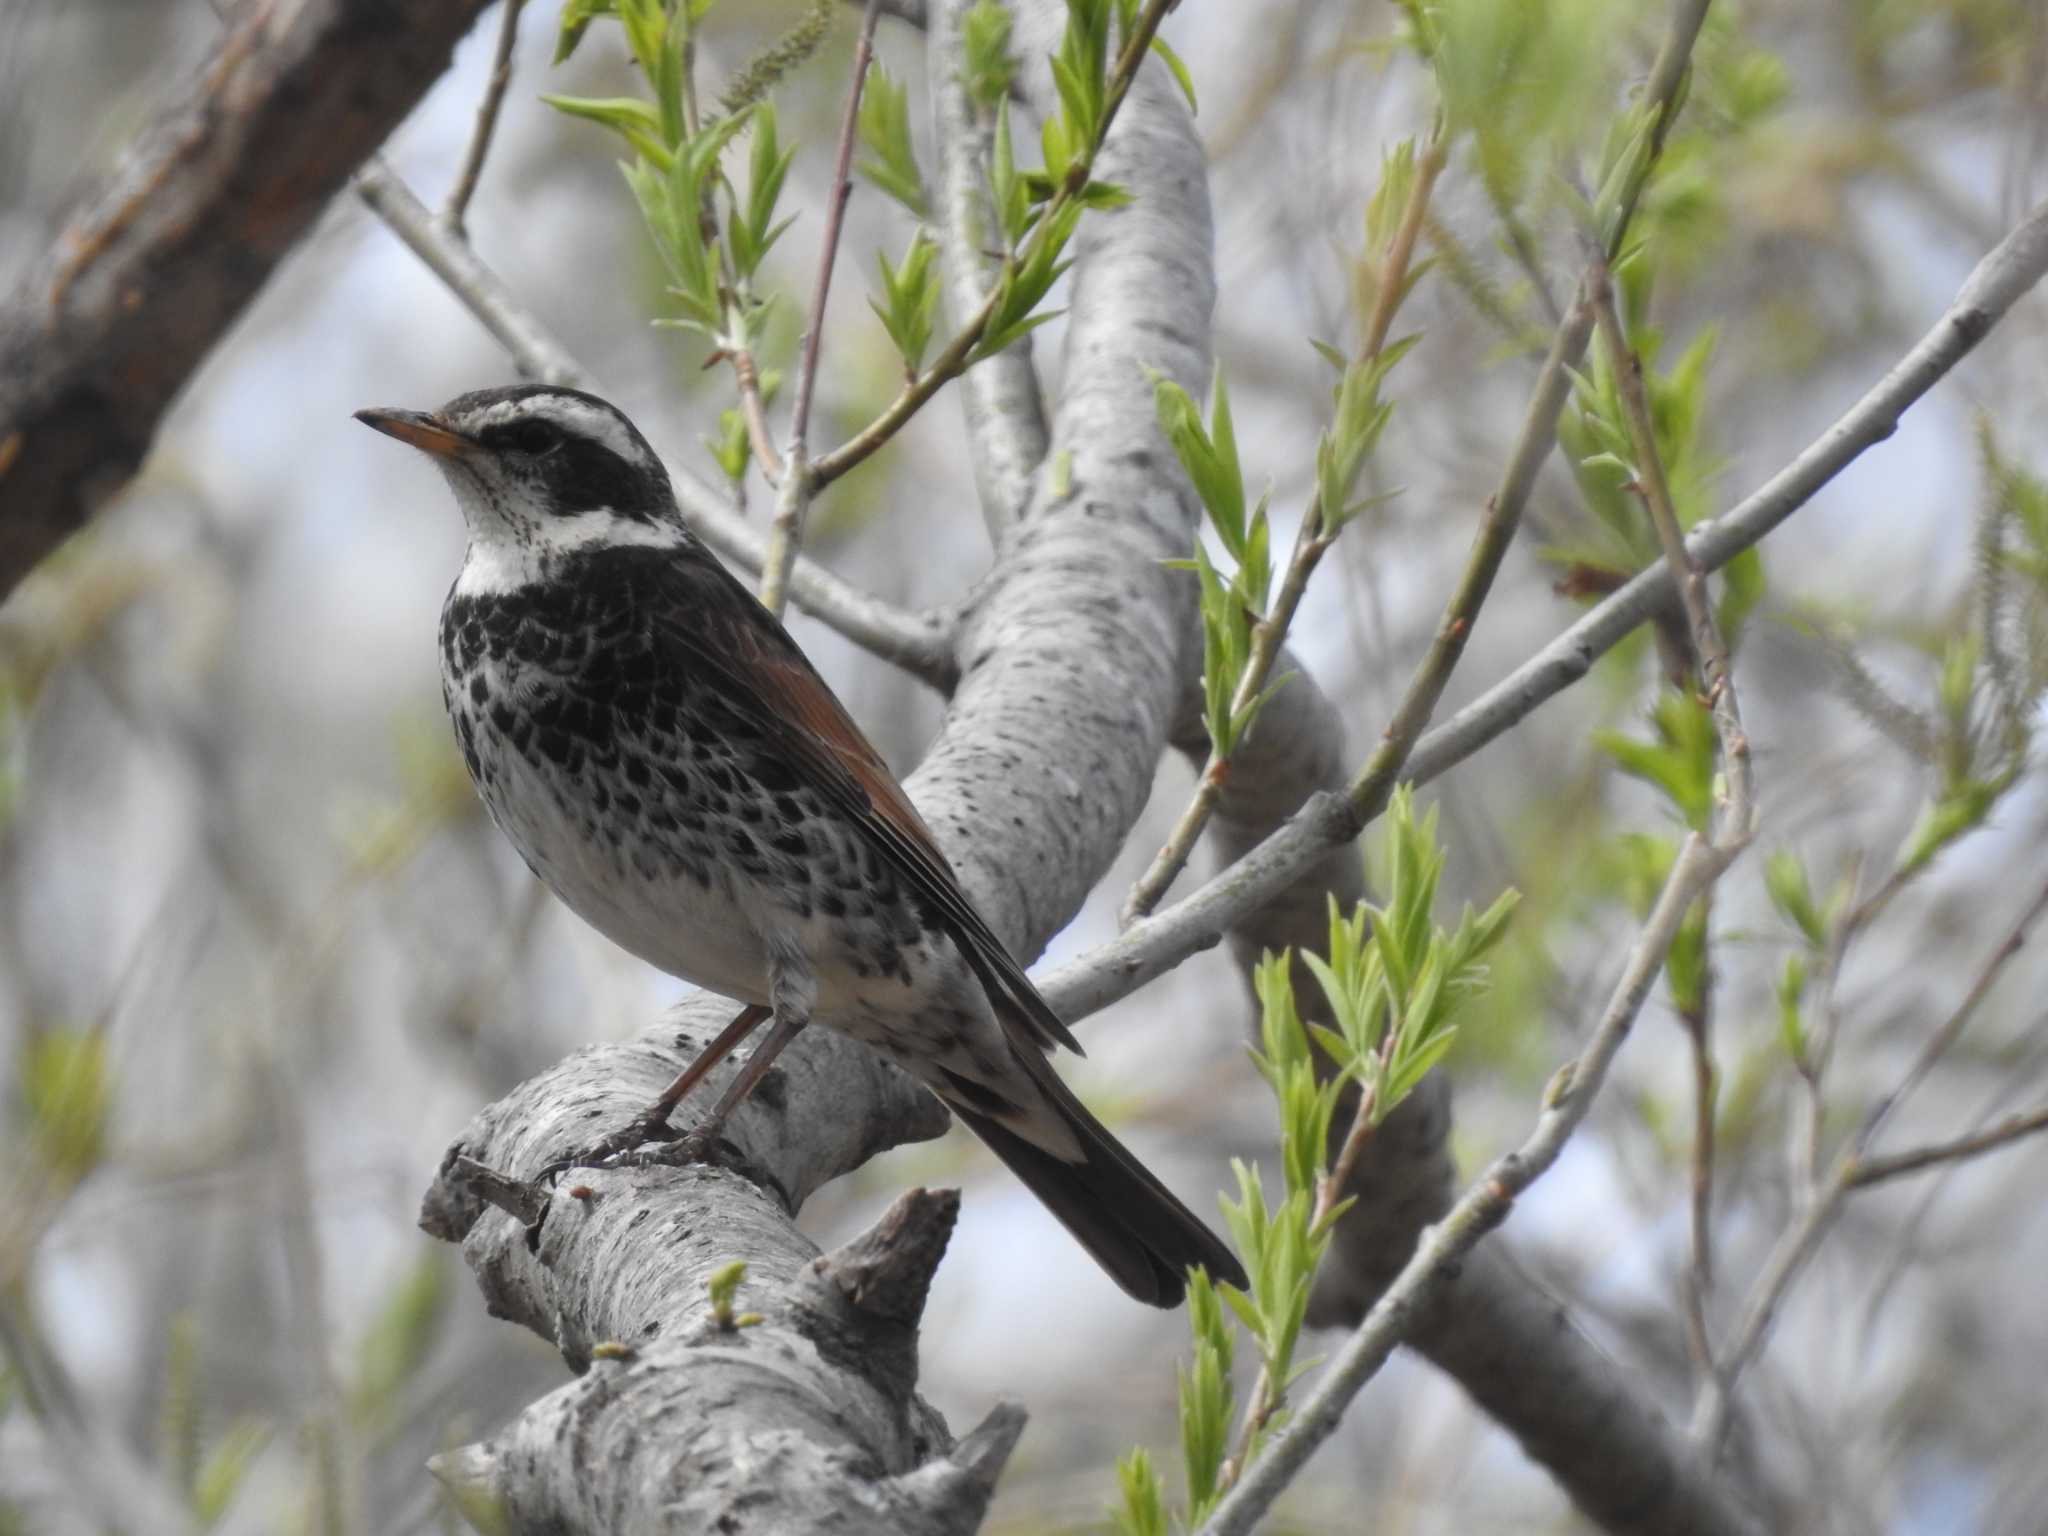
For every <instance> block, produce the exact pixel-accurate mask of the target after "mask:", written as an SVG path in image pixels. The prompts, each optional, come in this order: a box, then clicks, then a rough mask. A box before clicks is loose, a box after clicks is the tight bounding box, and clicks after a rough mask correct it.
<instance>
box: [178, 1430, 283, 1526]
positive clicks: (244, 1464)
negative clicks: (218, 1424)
mask: <svg viewBox="0 0 2048 1536" xmlns="http://www.w3.org/2000/svg"><path fill="white" fill-rule="evenodd" d="M270 1437H271V1428H270V1426H269V1425H268V1424H266V1423H264V1422H263V1421H262V1420H261V1419H257V1418H240V1419H236V1420H234V1421H233V1422H232V1423H230V1424H229V1425H228V1427H227V1428H226V1429H225V1430H223V1431H222V1432H221V1436H220V1438H219V1439H218V1440H216V1441H215V1442H214V1444H213V1447H212V1449H211V1450H209V1451H208V1452H207V1453H206V1457H205V1459H204V1460H203V1461H201V1462H200V1464H199V1473H198V1476H197V1477H195V1478H194V1479H193V1482H192V1512H193V1514H195V1515H196V1516H198V1518H199V1524H200V1528H201V1529H202V1530H210V1529H212V1528H213V1527H214V1526H216V1525H218V1524H219V1523H220V1522H221V1519H222V1517H223V1516H225V1515H226V1514H227V1512H228V1507H229V1506H230V1505H231V1504H233V1503H234V1501H235V1495H236V1494H237V1493H239V1492H241V1490H242V1484H243V1482H244V1481H245V1480H246V1479H247V1477H248V1475H249V1469H250V1468H251V1467H252V1466H254V1465H255V1464H256V1458H257V1457H259V1456H261V1455H262V1454H263V1452H264V1450H265V1448H266V1447H268V1446H269V1444H270Z"/></svg>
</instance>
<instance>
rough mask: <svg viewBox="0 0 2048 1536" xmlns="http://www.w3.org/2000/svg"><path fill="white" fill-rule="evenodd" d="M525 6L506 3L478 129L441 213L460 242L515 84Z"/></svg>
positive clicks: (519, 0) (520, 0)
mask: <svg viewBox="0 0 2048 1536" xmlns="http://www.w3.org/2000/svg"><path fill="white" fill-rule="evenodd" d="M525 5H526V0H503V6H504V9H503V11H502V12H501V13H500V15H499V18H498V51H497V52H496V53H495V54H493V55H492V56H491V78H490V82H489V83H488V84H487V85H486V86H485V87H484V99H483V101H482V102H481V103H480V104H479V105H478V107H477V109H476V127H475V129H473V130H472V131H471V133H470V136H469V148H468V149H466V150H465V151H463V155H462V169H461V171H460V172H458V173H457V175H456V177H455V186H454V189H453V190H452V191H450V192H449V194H448V201H447V203H446V204H445V205H444V206H443V207H442V209H441V222H442V223H444V224H446V225H447V226H448V231H449V233H450V234H452V235H454V236H455V237H456V238H457V239H458V240H466V239H468V238H469V233H468V231H467V230H466V229H465V228H464V227H463V219H464V218H465V217H466V216H467V214H468V213H469V200H470V199H471V198H472V197H474V196H475V195H476V184H477V182H478V181H479V180H481V179H482V177H483V174H484V157H485V156H486V155H488V154H489V153H490V152H491V135H492V134H493V133H494V132H496V131H497V127H498V109H499V108H500V107H502V106H503V105H504V104H505V92H506V90H507V89H508V88H509V87H510V86H511V84H512V49H513V46H514V44H516V43H517V42H518V41H519V12H520V11H521V9H523V8H524V6H525Z"/></svg>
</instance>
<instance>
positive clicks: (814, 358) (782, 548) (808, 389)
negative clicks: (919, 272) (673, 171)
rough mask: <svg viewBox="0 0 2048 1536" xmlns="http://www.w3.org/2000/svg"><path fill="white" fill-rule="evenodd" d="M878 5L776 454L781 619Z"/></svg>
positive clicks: (765, 596) (769, 570)
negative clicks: (785, 432)
mask: <svg viewBox="0 0 2048 1536" xmlns="http://www.w3.org/2000/svg"><path fill="white" fill-rule="evenodd" d="M879 10H880V0H867V6H866V8H865V9H864V10H863V11H862V12H861V18H860V37H859V38H858V39H857V40H856V41H855V43H854V45H853V82H852V84H850V85H849V86H847V88H846V111H845V113H844V115H842V116H841V118H840V120H839V154H838V158H837V160H836V161H835V163H834V165H833V169H832V198H831V201H830V202H829V203H828V204H827V205H826V207H825V233H824V237H823V240H822V242H821V246H822V248H821V249H820V251H819V253H818V280H817V284H816V286H815V287H814V288H813V289H812V290H811V312H810V318H809V319H808V320H807V321H806V322H805V325H804V346H803V359H802V361H801V363H800V364H799V365H798V367H797V373H796V395H795V399H794V401H793V402H792V404H791V405H790V410H789V446H788V447H787V448H785V449H784V450H783V453H782V481H781V484H780V485H779V486H778V487H777V489H776V494H775V520H774V521H773V522H772V523H771V524H770V525H769V529H768V558H767V560H766V561H765V562H763V564H762V567H761V605H762V606H763V607H764V608H766V609H767V610H768V611H769V612H770V613H772V614H774V615H775V616H776V617H777V618H780V617H781V616H782V606H783V603H784V601H785V592H786V589H787V587H788V585H789V568H790V566H791V565H792V564H794V563H795V561H796V552H797V547H798V546H799V545H800V544H802V542H803V536H804V512H805V511H806V510H807V509H808V508H809V506H810V502H811V495H812V491H813V489H814V488H813V487H812V485H811V483H810V475H809V471H808V469H807V467H806V466H807V464H808V462H809V455H810V450H809V448H808V446H807V444H808V441H809V438H810V431H811V394H812V391H813V390H814V389H815V388H816V386H817V382H818V355H819V350H820V348H821V347H822V346H823V344H824V339H825V300H826V299H827V298H828V297H829V296H830V295H831V292H832V269H833V267H834V266H836V265H837V264H838V261H839V231H840V228H841V227H842V225H843V224H844V223H845V220H846V200H847V198H849V197H850V196H852V194H853V141H854V138H855V136H856V135H857V134H858V133H859V132H860V98H861V92H862V90H863V89H865V87H866V85H867V81H868V61H869V60H870V59H871V58H872V57H873V56H874V51H875V16H876V13H877V11H879Z"/></svg>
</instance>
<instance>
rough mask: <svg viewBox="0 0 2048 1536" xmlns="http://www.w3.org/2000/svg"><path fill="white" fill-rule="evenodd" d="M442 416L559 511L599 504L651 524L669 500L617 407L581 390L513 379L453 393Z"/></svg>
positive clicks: (662, 475)
mask: <svg viewBox="0 0 2048 1536" xmlns="http://www.w3.org/2000/svg"><path fill="white" fill-rule="evenodd" d="M441 417H442V419H443V420H445V421H447V422H448V423H449V424H450V425H451V426H453V427H455V428H456V429H457V430H459V431H464V432H467V433H468V434H469V435H471V436H472V437H474V438H475V439H476V441H477V442H479V443H481V444H482V445H483V446H484V447H486V448H488V449H490V450H491V454H492V457H493V458H494V459H495V460H496V462H497V464H498V465H499V467H500V469H501V470H502V471H503V472H504V473H506V474H508V475H511V476H516V477H517V478H518V479H520V480H523V481H525V482H527V484H528V485H530V486H531V487H532V489H533V491H534V492H535V493H536V496H535V499H536V500H538V501H539V502H540V503H541V504H542V505H544V506H545V507H546V508H547V510H548V511H549V512H551V513H553V514H555V515H556V516H563V517H567V516H574V515H576V514H578V513H582V512H591V511H595V510H596V509H598V508H600V507H603V508H609V509H610V510H611V511H613V512H615V513H618V514H619V515H620V516H622V517H631V518H637V519H640V520H642V521H648V522H654V521H659V520H661V519H662V518H663V517H664V516H665V515H666V514H667V513H668V509H669V508H670V507H672V506H673V505H674V497H673V493H672V492H671V491H670V489H669V481H668V472H667V471H666V470H665V469H663V468H662V464H661V457H660V455H658V454H657V453H655V451H654V449H653V448H652V446H650V445H649V443H648V441H647V439H646V438H645V437H643V436H641V434H640V431H639V429H638V428H637V427H635V426H634V425H633V423H632V422H630V421H628V420H627V419H626V416H625V414H624V413H623V412H621V411H620V410H619V409H618V408H617V407H615V406H613V405H611V404H610V403H609V402H607V401H605V400H602V399H599V398H598V397H597V396H596V395H592V394H587V393H585V392H584V391H583V390H580V389H565V388H563V387H561V386H560V385H553V384H514V385H510V386H507V387H505V388H501V389H480V390H476V391H474V392H472V393H470V394H466V395H458V396H457V397H456V398H455V399H453V400H451V401H449V402H448V403H447V404H446V405H444V406H443V407H442V408H441Z"/></svg>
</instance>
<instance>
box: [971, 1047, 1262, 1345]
mask: <svg viewBox="0 0 2048 1536" xmlns="http://www.w3.org/2000/svg"><path fill="white" fill-rule="evenodd" d="M1015 1054H1016V1057H1017V1059H1018V1062H1019V1064H1020V1065H1021V1066H1022V1067H1023V1068H1024V1071H1025V1073H1026V1074H1027V1075H1028V1077H1029V1079H1030V1081H1031V1083H1032V1084H1033V1086H1034V1087H1036V1088H1037V1089H1038V1095H1039V1103H1037V1104H1034V1105H1031V1106H1029V1107H1028V1108H1027V1110H1026V1112H1025V1115H1024V1116H1023V1119H1024V1120H1025V1121H1026V1122H1027V1123H1028V1121H1029V1120H1031V1119H1036V1118H1038V1117H1040V1116H1045V1117H1048V1118H1057V1119H1058V1121H1059V1122H1060V1123H1061V1124H1062V1125H1064V1126H1065V1128H1066V1130H1067V1131H1068V1132H1069V1133H1070V1135H1071V1139H1072V1141H1073V1142H1074V1143H1076V1144H1078V1145H1079V1147H1080V1150H1081V1156H1080V1159H1079V1160H1078V1161H1075V1160H1073V1159H1070V1158H1066V1157H1060V1156H1058V1155H1056V1154H1054V1153H1052V1152H1048V1151H1047V1150H1045V1148H1043V1147H1040V1146H1037V1145H1035V1144H1034V1143H1033V1142H1032V1141H1030V1140H1028V1139H1027V1138H1026V1137H1025V1136H1023V1135H1021V1134H1020V1133H1019V1132H1018V1131H1016V1130H1013V1129H1011V1127H1010V1126H1008V1125H1005V1124H1003V1123H1002V1122H1001V1121H998V1120H994V1119H991V1118H990V1117H989V1116H988V1115H987V1114H985V1113H981V1112H979V1111H977V1110H976V1109H975V1108H974V1106H972V1105H971V1104H963V1103H961V1102H960V1098H959V1097H957V1096H955V1095H953V1094H951V1093H945V1092H943V1091H942V1093H941V1096H942V1097H943V1098H945V1099H946V1102H947V1104H948V1105H949V1106H950V1107H951V1108H952V1110H953V1112H954V1113H955V1114H956V1115H958V1116H959V1117H960V1118H961V1119H962V1120H964V1121H966V1122H967V1125H968V1128H969V1129H970V1130H972V1131H973V1132H974V1134H975V1135H977V1136H979V1137H980V1138H981V1139H982V1140H983V1141H984V1142H986V1143H987V1144H988V1147H989V1150H990V1151H992V1152H994V1153H995V1155H996V1156H997V1157H999V1158H1001V1159H1002V1160H1003V1161H1004V1163H1006V1164H1008V1166H1009V1168H1010V1171H1011V1172H1012V1173H1014V1174H1016V1175H1017V1177H1018V1178H1020V1179H1022V1180H1023V1181H1024V1183H1025V1184H1026V1185H1027V1186H1028V1187H1029V1188H1030V1190H1031V1192H1032V1193H1033V1194H1034V1195H1036V1196H1038V1198H1039V1199H1040V1200H1041V1201H1043V1202H1044V1204H1045V1207H1046V1209H1047V1210H1049V1211H1051V1212H1052V1213H1053V1215H1055V1216H1057V1217H1059V1219H1060V1221H1061V1223H1062V1224H1063V1225H1064V1226H1065V1227H1066V1229H1067V1230H1068V1231H1069V1232H1071V1233H1073V1234H1074V1236H1075V1237H1076V1238H1077V1239H1078V1240H1079V1241H1080V1244H1081V1246H1082V1247H1083V1248H1086V1249H1087V1250H1088V1252H1089V1253H1090V1254H1091V1255H1093V1257H1094V1259H1095V1262H1096V1263H1098V1264H1100V1265H1101V1266H1102V1267H1103V1269H1104V1270H1106V1271H1107V1272H1108V1274H1109V1276H1110V1278H1111V1279H1113V1280H1114V1281H1116V1283H1117V1284H1118V1285H1120V1286H1122V1287H1123V1288H1124V1289H1125V1290H1126V1291H1128V1292H1129V1293H1130V1294H1131V1295H1132V1296H1134V1297H1136V1298H1137V1299H1138V1300H1139V1301H1143V1302H1148V1303H1150V1304H1151V1305H1153V1306H1155V1307H1177V1306H1179V1305H1180V1303H1181V1301H1182V1299H1183V1298H1184V1297H1185V1296H1186V1294H1187V1270H1188V1268H1189V1266H1191V1265H1195V1264H1199V1265H1201V1266H1202V1267H1203V1268H1204V1269H1206V1270H1208V1272H1209V1275H1210V1277H1211V1278H1212V1279H1215V1280H1218V1281H1227V1282H1228V1283H1229V1284H1231V1285H1235V1286H1238V1287H1239V1288H1241V1289H1242V1288H1244V1287H1245V1286H1246V1285H1247V1281H1246V1279H1245V1273H1244V1266H1243V1265H1241V1264H1239V1263H1238V1261H1237V1256H1236V1255H1235V1254H1233V1253H1232V1252H1231V1251H1230V1249H1229V1248H1228V1247H1226V1246H1225V1245H1224V1243H1223V1240H1222V1239H1221V1238H1219V1237H1217V1236H1216V1234H1215V1233H1213V1232H1211V1231H1210V1230H1209V1228H1208V1227H1206V1226H1205V1225H1203V1223H1202V1222H1201V1221H1200V1220H1199V1219H1198V1218H1197V1217H1196V1216H1195V1214H1194V1213H1193V1212H1192V1211H1190V1210H1189V1209H1188V1208H1187V1207H1186V1206H1184V1205H1182V1204H1181V1203H1180V1201H1179V1200H1177V1199H1175V1198H1174V1196H1173V1193H1172V1191H1170V1190H1169V1189H1167V1187H1166V1186H1165V1185H1164V1184H1162V1183H1160V1182H1159V1180H1158V1179H1156V1178H1154V1177H1153V1176H1152V1174H1151V1172H1150V1171H1149V1170H1148V1169H1147V1168H1146V1167H1145V1165H1144V1164H1143V1163H1141V1162H1139V1161H1138V1160H1137V1158H1135V1157H1133V1156H1132V1155H1131V1154H1130V1152H1129V1151H1128V1150H1127V1149H1126V1148H1125V1147H1124V1145H1123V1144H1122V1143H1121V1142H1119V1141H1118V1140H1117V1139H1116V1138H1115V1137H1114V1136H1112V1135H1110V1134H1109V1132H1108V1131H1107V1130H1105V1129H1104V1128H1103V1126H1102V1123H1101V1122H1100V1121H1099V1120H1097V1119H1096V1118H1095V1117H1094V1116H1093V1115H1091V1114H1089V1113H1088V1111H1087V1110H1086V1109H1084V1108H1082V1107H1081V1102H1080V1100H1078V1099H1076V1098H1075V1097H1074V1095H1073V1092H1072V1090H1071V1089H1069V1088H1068V1087H1067V1085H1066V1084H1065V1083H1063V1082H1061V1081H1060V1079H1059V1075H1058V1074H1057V1073H1055V1072H1054V1071H1053V1069H1052V1064H1051V1063H1050V1062H1048V1061H1047V1060H1046V1059H1045V1058H1044V1057H1043V1056H1041V1055H1039V1054H1038V1053H1037V1052H1036V1051H1033V1050H1030V1049H1028V1048H1027V1049H1022V1050H1018V1051H1016V1053H1015ZM1006 1118H1013V1117H1006ZM1057 1139H1058V1140H1061V1141H1065V1140H1067V1139H1068V1138H1066V1137H1059V1138H1057Z"/></svg>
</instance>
